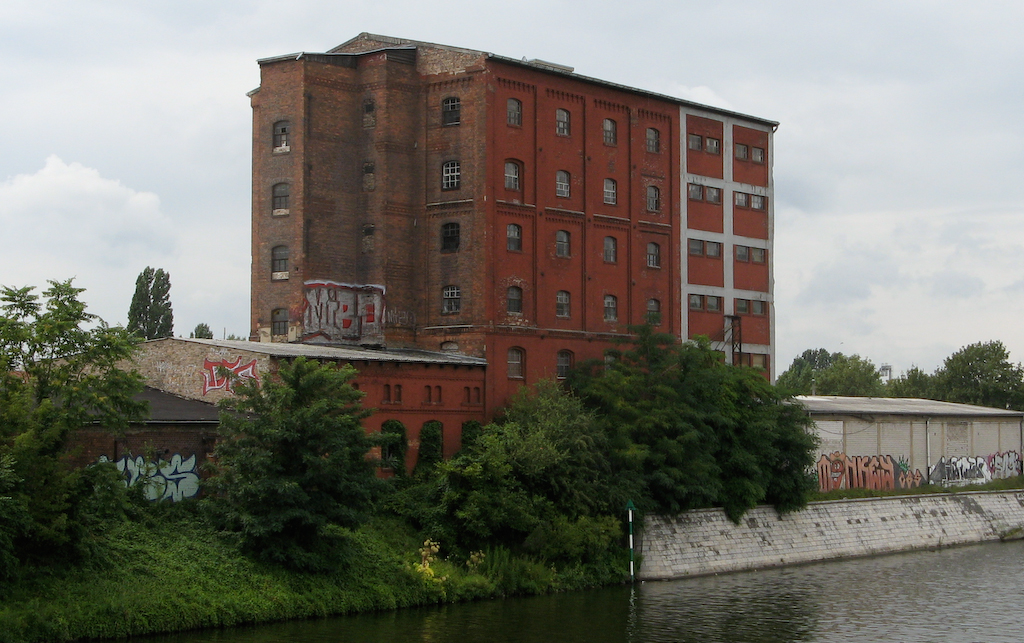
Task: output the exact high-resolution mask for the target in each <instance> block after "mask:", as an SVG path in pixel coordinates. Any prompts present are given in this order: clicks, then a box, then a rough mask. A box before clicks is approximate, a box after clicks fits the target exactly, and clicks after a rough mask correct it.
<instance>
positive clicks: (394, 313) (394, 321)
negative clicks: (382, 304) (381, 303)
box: [384, 308, 416, 326]
mask: <svg viewBox="0 0 1024 643" xmlns="http://www.w3.org/2000/svg"><path fill="white" fill-rule="evenodd" d="M384 322H385V323H386V324H387V325H388V326H414V325H416V313H413V312H410V311H408V310H394V309H393V308H388V309H387V312H386V314H385V315H384Z"/></svg>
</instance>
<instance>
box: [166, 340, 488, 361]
mask: <svg viewBox="0 0 1024 643" xmlns="http://www.w3.org/2000/svg"><path fill="white" fill-rule="evenodd" d="M151 341H154V342H162V341H175V342H195V343H197V344H205V345H207V346H216V347H219V348H230V349H234V350H243V351H249V352H252V353H260V354H262V355H270V356H273V357H283V358H290V357H307V358H309V359H319V360H331V361H339V362H400V363H405V364H438V365H447V366H487V360H486V359H483V358H480V357H467V356H466V355H457V354H455V353H440V352H435V351H425V350H419V349H411V348H410V349H405V348H387V349H375V348H361V347H359V346H327V345H324V344H289V343H284V342H248V341H245V340H235V339H192V338H188V339H186V338H184V337H173V338H172V337H168V338H165V339H154V340H151Z"/></svg>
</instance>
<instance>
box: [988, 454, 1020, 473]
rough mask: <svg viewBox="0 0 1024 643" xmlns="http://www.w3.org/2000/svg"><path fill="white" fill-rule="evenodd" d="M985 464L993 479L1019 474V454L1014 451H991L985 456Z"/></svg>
mask: <svg viewBox="0 0 1024 643" xmlns="http://www.w3.org/2000/svg"><path fill="white" fill-rule="evenodd" d="M985 464H987V465H988V470H989V473H991V474H992V478H993V479H997V480H998V479H1000V478H1012V477H1014V476H1019V475H1020V473H1021V468H1020V454H1019V453H1017V452H1016V451H1007V452H1006V453H1002V452H996V453H993V454H992V455H990V456H988V457H987V458H985Z"/></svg>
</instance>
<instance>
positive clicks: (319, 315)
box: [302, 281, 385, 344]
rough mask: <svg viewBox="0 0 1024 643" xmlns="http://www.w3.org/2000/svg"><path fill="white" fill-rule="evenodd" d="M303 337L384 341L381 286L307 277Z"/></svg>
mask: <svg viewBox="0 0 1024 643" xmlns="http://www.w3.org/2000/svg"><path fill="white" fill-rule="evenodd" d="M305 293H306V297H305V300H304V301H303V304H302V339H303V341H323V342H342V343H352V344H383V343H384V313H385V311H384V287H383V286H376V285H353V284H340V283H335V282H333V281H307V282H306V283H305Z"/></svg>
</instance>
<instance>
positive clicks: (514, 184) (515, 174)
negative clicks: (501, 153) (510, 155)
mask: <svg viewBox="0 0 1024 643" xmlns="http://www.w3.org/2000/svg"><path fill="white" fill-rule="evenodd" d="M519 169H520V168H519V164H518V163H516V162H515V161H505V189H506V190H516V191H518V190H519V186H520V183H519V174H520V172H519Z"/></svg>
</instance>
